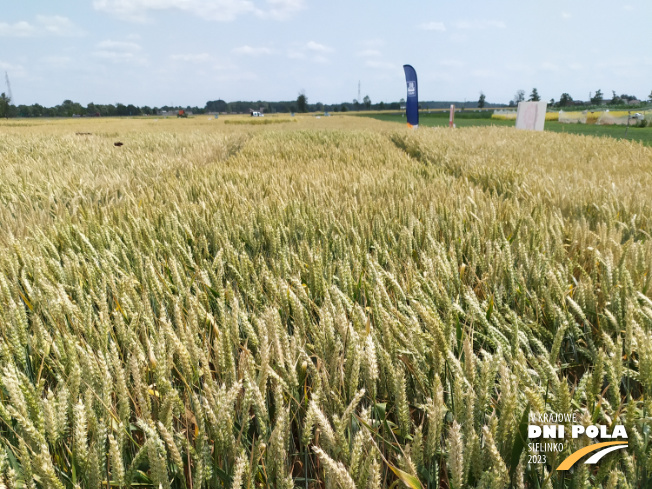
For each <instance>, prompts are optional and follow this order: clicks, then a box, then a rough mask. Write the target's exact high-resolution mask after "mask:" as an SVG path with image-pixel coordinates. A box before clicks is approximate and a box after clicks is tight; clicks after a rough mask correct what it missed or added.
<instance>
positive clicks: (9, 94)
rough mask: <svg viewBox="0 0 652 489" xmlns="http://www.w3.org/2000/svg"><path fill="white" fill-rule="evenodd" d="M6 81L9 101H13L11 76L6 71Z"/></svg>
mask: <svg viewBox="0 0 652 489" xmlns="http://www.w3.org/2000/svg"><path fill="white" fill-rule="evenodd" d="M5 81H6V82H7V97H9V100H12V99H13V97H12V96H11V85H10V84H9V74H8V73H7V72H6V71H5Z"/></svg>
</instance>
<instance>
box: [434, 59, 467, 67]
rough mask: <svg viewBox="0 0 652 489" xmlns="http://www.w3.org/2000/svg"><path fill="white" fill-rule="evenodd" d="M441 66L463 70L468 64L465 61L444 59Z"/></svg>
mask: <svg viewBox="0 0 652 489" xmlns="http://www.w3.org/2000/svg"><path fill="white" fill-rule="evenodd" d="M439 64H440V65H441V66H446V67H449V68H461V67H462V66H465V65H466V63H464V61H461V60H459V59H442V60H441V61H440V62H439Z"/></svg>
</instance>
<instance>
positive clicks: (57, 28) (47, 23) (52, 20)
mask: <svg viewBox="0 0 652 489" xmlns="http://www.w3.org/2000/svg"><path fill="white" fill-rule="evenodd" d="M36 22H37V24H38V26H39V28H40V29H45V31H46V32H47V33H48V34H52V35H54V36H62V37H76V36H82V35H84V31H82V30H81V29H80V28H79V27H77V26H76V25H75V24H74V23H73V22H72V21H71V20H70V19H69V18H68V17H63V16H61V15H37V16H36Z"/></svg>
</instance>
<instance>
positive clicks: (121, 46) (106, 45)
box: [97, 39, 142, 51]
mask: <svg viewBox="0 0 652 489" xmlns="http://www.w3.org/2000/svg"><path fill="white" fill-rule="evenodd" d="M97 47H98V48H100V49H115V50H118V51H140V50H141V49H142V48H141V47H140V44H137V43H135V42H131V41H112V40H110V39H108V40H106V41H102V42H100V43H98V44H97Z"/></svg>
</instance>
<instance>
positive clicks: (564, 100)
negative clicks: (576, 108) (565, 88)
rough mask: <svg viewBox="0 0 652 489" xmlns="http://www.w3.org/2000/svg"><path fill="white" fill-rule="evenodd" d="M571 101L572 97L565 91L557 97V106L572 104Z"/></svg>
mask: <svg viewBox="0 0 652 489" xmlns="http://www.w3.org/2000/svg"><path fill="white" fill-rule="evenodd" d="M572 103H573V97H571V96H570V95H568V94H567V93H566V92H564V93H562V94H561V97H559V106H560V107H567V106H569V105H572Z"/></svg>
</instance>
